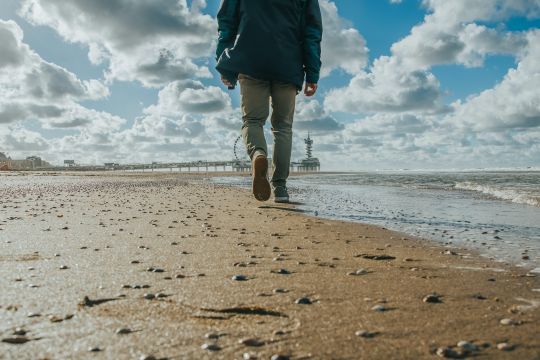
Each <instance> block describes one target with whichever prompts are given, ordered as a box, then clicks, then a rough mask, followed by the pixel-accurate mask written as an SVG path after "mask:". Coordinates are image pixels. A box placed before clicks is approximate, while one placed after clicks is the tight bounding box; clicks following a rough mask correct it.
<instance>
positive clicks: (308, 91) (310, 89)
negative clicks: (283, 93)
mask: <svg viewBox="0 0 540 360" xmlns="http://www.w3.org/2000/svg"><path fill="white" fill-rule="evenodd" d="M316 92H317V84H315V83H306V87H305V88H304V95H306V96H308V97H309V96H313V95H315V93H316Z"/></svg>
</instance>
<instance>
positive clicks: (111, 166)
mask: <svg viewBox="0 0 540 360" xmlns="http://www.w3.org/2000/svg"><path fill="white" fill-rule="evenodd" d="M104 165H105V168H106V169H108V170H114V169H117V168H119V167H120V164H118V163H112V162H111V163H105V164H104Z"/></svg>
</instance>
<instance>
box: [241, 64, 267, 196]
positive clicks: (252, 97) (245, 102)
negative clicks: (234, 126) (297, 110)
mask: <svg viewBox="0 0 540 360" xmlns="http://www.w3.org/2000/svg"><path fill="white" fill-rule="evenodd" d="M238 80H239V81H240V94H241V97H242V120H243V125H242V136H243V138H244V143H245V144H246V149H247V152H248V154H249V157H250V158H251V171H252V176H253V184H252V185H253V195H254V196H255V198H256V199H257V200H259V201H266V200H268V199H269V198H270V194H271V189H270V183H269V182H268V160H267V154H268V150H267V146H266V140H265V138H264V129H263V127H264V124H265V122H266V119H267V118H268V114H269V99H270V82H269V81H263V80H258V79H254V78H251V77H249V76H246V75H242V74H240V76H239V77H238Z"/></svg>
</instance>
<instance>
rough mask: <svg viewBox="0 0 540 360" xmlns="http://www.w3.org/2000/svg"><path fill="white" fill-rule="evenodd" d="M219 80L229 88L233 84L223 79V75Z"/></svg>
mask: <svg viewBox="0 0 540 360" xmlns="http://www.w3.org/2000/svg"><path fill="white" fill-rule="evenodd" d="M221 82H223V85H225V86H226V87H228V88H231V87H232V86H233V85H232V84H231V82H230V81H229V80H227V79H225V78H224V77H223V76H222V77H221Z"/></svg>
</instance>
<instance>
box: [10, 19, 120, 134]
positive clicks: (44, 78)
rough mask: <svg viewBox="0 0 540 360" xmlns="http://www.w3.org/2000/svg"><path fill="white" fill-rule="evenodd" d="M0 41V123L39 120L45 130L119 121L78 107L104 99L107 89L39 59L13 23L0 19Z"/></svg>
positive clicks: (93, 125)
mask: <svg viewBox="0 0 540 360" xmlns="http://www.w3.org/2000/svg"><path fill="white" fill-rule="evenodd" d="M0 40H2V41H0V124H1V123H4V124H5V123H13V122H17V121H25V120H40V121H41V122H42V123H43V124H44V125H45V126H48V127H68V128H69V127H84V126H92V127H98V128H99V125H98V124H99V122H100V121H103V120H102V119H103V118H106V120H105V121H106V122H109V123H111V121H110V119H111V118H115V119H117V120H116V121H115V122H122V120H120V119H119V118H116V117H112V116H110V115H108V114H104V113H100V112H97V111H92V110H88V109H85V108H83V107H82V106H80V105H79V104H78V102H80V101H83V100H97V99H102V98H104V97H107V96H108V95H109V90H108V88H107V87H106V86H105V85H103V83H101V82H100V81H98V80H84V81H83V80H80V79H78V78H77V76H76V75H75V74H73V73H72V72H69V71H68V70H66V69H64V68H62V67H60V66H58V65H55V64H52V63H49V62H46V61H45V60H43V59H42V58H41V57H40V56H39V55H38V54H36V53H35V52H34V51H33V50H32V49H30V47H29V46H28V45H27V44H25V43H24V42H23V31H22V29H21V28H20V27H19V26H18V25H17V24H16V23H15V22H14V21H3V20H0ZM112 123H114V122H112Z"/></svg>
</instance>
